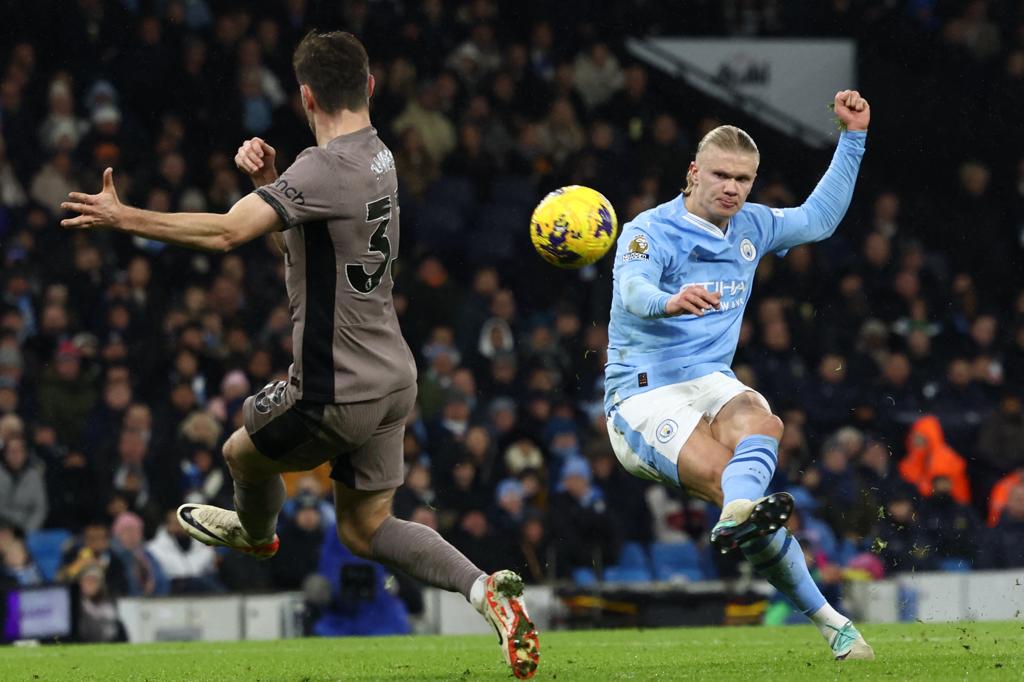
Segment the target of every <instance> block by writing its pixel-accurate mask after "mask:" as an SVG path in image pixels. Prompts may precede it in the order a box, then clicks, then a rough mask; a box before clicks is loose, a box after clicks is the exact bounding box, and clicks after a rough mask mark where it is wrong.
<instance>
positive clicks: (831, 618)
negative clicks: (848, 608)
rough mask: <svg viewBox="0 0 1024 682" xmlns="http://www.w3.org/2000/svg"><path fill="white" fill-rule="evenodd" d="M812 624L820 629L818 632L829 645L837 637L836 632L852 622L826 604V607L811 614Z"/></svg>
mask: <svg viewBox="0 0 1024 682" xmlns="http://www.w3.org/2000/svg"><path fill="white" fill-rule="evenodd" d="M811 622H813V623H814V625H815V626H816V627H817V628H818V632H820V633H821V636H822V637H824V638H825V641H826V642H828V643H829V644H831V643H832V638H833V637H835V636H836V631H837V630H839V629H840V628H842V627H843V626H844V625H846V624H847V623H849V622H850V619H849V618H847V617H846V616H844V615H843V614H841V613H839V612H838V611H836V610H835V609H834V608H832V605H831V604H829V603H828V602H825V605H824V606H822V607H821V608H820V609H818V610H817V611H815V612H814V613H812V614H811Z"/></svg>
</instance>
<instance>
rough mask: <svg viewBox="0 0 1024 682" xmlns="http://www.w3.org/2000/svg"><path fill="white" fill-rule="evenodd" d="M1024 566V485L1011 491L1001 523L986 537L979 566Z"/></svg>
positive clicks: (982, 545)
mask: <svg viewBox="0 0 1024 682" xmlns="http://www.w3.org/2000/svg"><path fill="white" fill-rule="evenodd" d="M1021 566H1024V485H1020V484H1018V485H1016V486H1015V487H1014V488H1013V489H1012V490H1011V491H1010V493H1009V496H1008V499H1007V501H1006V507H1005V509H1004V511H1003V515H1002V517H1001V518H1000V519H999V523H998V524H996V526H995V528H993V529H992V530H991V531H989V533H988V534H987V535H986V536H985V537H984V541H983V542H982V543H981V553H980V556H979V558H978V567H979V568H1020V567H1021Z"/></svg>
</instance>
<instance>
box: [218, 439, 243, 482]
mask: <svg viewBox="0 0 1024 682" xmlns="http://www.w3.org/2000/svg"><path fill="white" fill-rule="evenodd" d="M220 452H221V454H222V455H224V463H225V464H227V465H228V469H230V470H231V474H232V476H234V475H235V473H236V472H237V471H238V470H239V469H240V468H241V465H240V463H239V461H238V459H239V458H238V448H237V447H235V440H234V439H233V438H228V439H227V441H225V442H224V447H222V448H221V451H220Z"/></svg>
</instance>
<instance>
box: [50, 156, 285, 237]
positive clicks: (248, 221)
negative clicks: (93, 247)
mask: <svg viewBox="0 0 1024 682" xmlns="http://www.w3.org/2000/svg"><path fill="white" fill-rule="evenodd" d="M68 199H69V200H68V201H65V202H64V203H62V204H61V208H63V209H64V210H66V211H73V212H75V213H78V214H79V215H77V216H75V217H73V218H65V219H64V220H62V221H60V224H61V227H66V228H70V229H107V230H117V231H119V232H126V233H128V234H131V235H133V236H137V237H145V238H146V239H154V240H156V241H161V242H166V243H168V244H175V245H177V246H184V247H187V248H191V249H199V250H202V251H230V250H231V249H234V248H236V247H238V246H241V245H242V244H244V243H246V242H248V241H251V240H253V239H255V238H256V237H259V236H261V235H264V234H267V233H268V232H273V231H275V230H280V229H281V227H282V223H281V218H280V217H279V216H278V215H277V212H276V211H274V209H273V208H271V207H270V206H269V205H268V204H267V203H266V202H265V201H263V200H262V199H260V198H259V197H258V196H255V195H251V194H250V195H248V196H246V197H243V198H242V199H240V200H239V201H238V202H237V203H236V204H235V205H234V206H232V207H231V210H230V211H228V212H227V213H223V214H222V213H159V212H157V211H146V210H143V209H140V208H135V207H133V206H127V205H125V204H123V203H121V200H120V198H118V196H117V189H116V188H115V187H114V171H113V170H112V169H110V168H108V169H106V170H105V171H104V172H103V190H102V191H100V193H99V194H83V193H82V192H71V193H70V194H69V195H68Z"/></svg>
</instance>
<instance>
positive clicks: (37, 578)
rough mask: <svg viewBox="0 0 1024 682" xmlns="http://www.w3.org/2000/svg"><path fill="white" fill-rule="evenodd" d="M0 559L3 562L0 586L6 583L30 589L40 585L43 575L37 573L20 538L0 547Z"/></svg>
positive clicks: (37, 570)
mask: <svg viewBox="0 0 1024 682" xmlns="http://www.w3.org/2000/svg"><path fill="white" fill-rule="evenodd" d="M0 559H2V560H3V567H2V570H0V585H2V584H3V583H4V581H5V579H6V581H7V582H8V583H9V584H11V585H12V586H13V585H17V586H18V587H32V586H34V585H42V584H43V582H45V581H44V580H43V574H42V573H41V572H40V571H39V568H38V567H37V566H36V564H35V562H34V561H33V560H32V555H31V554H29V551H28V547H26V546H25V541H24V540H22V539H20V538H11V539H10V540H9V541H7V542H6V543H4V546H3V547H0Z"/></svg>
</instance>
